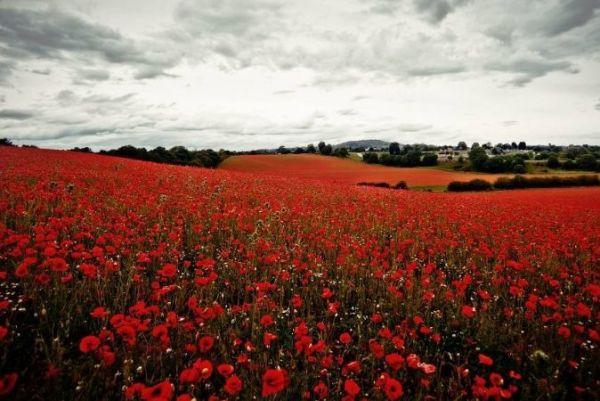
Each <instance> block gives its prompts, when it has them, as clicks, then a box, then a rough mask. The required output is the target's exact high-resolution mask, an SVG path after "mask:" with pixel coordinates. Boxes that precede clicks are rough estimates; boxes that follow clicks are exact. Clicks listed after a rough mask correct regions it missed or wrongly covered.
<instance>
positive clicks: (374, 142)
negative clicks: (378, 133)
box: [333, 139, 390, 149]
mask: <svg viewBox="0 0 600 401" xmlns="http://www.w3.org/2000/svg"><path fill="white" fill-rule="evenodd" d="M388 146H390V142H386V141H381V140H379V139H361V140H358V141H346V142H342V143H340V144H337V145H334V146H333V147H334V148H342V147H344V148H348V149H352V148H358V147H362V148H365V149H368V148H370V147H374V148H387V147H388Z"/></svg>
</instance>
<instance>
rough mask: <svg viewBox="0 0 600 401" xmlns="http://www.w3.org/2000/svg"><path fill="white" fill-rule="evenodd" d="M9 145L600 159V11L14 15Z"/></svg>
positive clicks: (5, 129) (4, 82)
mask: <svg viewBox="0 0 600 401" xmlns="http://www.w3.org/2000/svg"><path fill="white" fill-rule="evenodd" d="M0 137H8V138H11V139H12V140H13V142H15V143H17V144H35V145H38V146H41V147H48V148H71V147H74V146H90V147H92V148H93V149H95V150H98V149H105V148H116V147H118V146H122V145H125V144H133V145H136V146H145V147H155V146H165V147H171V146H175V145H184V146H187V147H189V148H198V149H199V148H214V149H220V148H225V149H232V150H242V149H256V148H274V147H278V146H279V145H286V146H290V147H292V146H299V145H306V144H308V143H317V142H319V141H321V140H324V141H326V142H330V143H334V144H335V143H339V142H343V141H346V140H357V139H382V140H389V141H397V142H400V143H429V144H438V145H442V144H456V143H457V142H458V141H461V140H465V141H467V142H472V141H479V142H483V143H484V142H488V141H490V142H492V143H494V144H495V143H498V142H503V143H504V142H512V141H521V140H524V141H526V142H527V143H528V144H547V143H554V144H600V0H540V1H538V0H527V1H523V0H327V1H324V0H302V1H290V0H177V1H169V0H44V1H40V0H0Z"/></svg>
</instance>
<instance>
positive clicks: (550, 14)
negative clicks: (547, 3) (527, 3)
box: [537, 0, 600, 36]
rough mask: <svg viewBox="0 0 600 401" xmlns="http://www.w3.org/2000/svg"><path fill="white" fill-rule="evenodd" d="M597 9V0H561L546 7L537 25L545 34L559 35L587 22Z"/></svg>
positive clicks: (598, 7) (598, 6) (598, 5)
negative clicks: (554, 4)
mask: <svg viewBox="0 0 600 401" xmlns="http://www.w3.org/2000/svg"><path fill="white" fill-rule="evenodd" d="M598 9H600V2H599V1H598V0H562V1H559V2H558V4H557V5H556V6H555V7H548V8H547V11H546V12H545V13H544V14H542V15H541V16H540V17H541V18H540V20H539V21H538V24H537V27H538V28H539V29H540V30H541V31H542V32H543V33H544V34H546V35H549V36H555V35H560V34H562V33H565V32H568V31H570V30H571V29H574V28H578V27H580V26H583V25H585V24H587V23H588V22H589V21H591V20H592V19H593V18H594V16H595V13H596V10H598Z"/></svg>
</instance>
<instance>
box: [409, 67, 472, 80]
mask: <svg viewBox="0 0 600 401" xmlns="http://www.w3.org/2000/svg"><path fill="white" fill-rule="evenodd" d="M465 71H467V67H466V66H464V65H454V66H452V65H448V66H444V65H441V66H431V67H418V68H409V69H408V71H407V72H408V74H409V75H412V76H416V77H426V76H431V75H444V74H458V73H461V72H465Z"/></svg>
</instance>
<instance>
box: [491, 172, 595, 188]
mask: <svg viewBox="0 0 600 401" xmlns="http://www.w3.org/2000/svg"><path fill="white" fill-rule="evenodd" d="M597 185H600V179H598V176H597V175H578V176H566V177H559V176H552V177H531V178H526V177H523V176H522V175H516V176H514V177H513V178H510V177H500V178H498V179H497V180H496V182H495V183H494V188H496V189H522V188H554V187H578V186H584V187H588V186H597Z"/></svg>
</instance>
